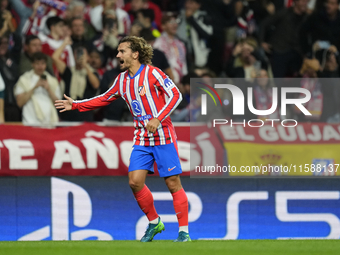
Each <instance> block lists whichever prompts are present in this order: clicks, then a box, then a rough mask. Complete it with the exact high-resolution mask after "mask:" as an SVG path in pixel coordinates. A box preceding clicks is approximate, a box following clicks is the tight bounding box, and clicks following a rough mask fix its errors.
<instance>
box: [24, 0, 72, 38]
mask: <svg viewBox="0 0 340 255" xmlns="http://www.w3.org/2000/svg"><path fill="white" fill-rule="evenodd" d="M51 3H53V1H51ZM63 7H65V6H60V8H59V9H58V8H57V9H56V8H53V7H52V6H50V5H47V4H42V3H40V1H38V0H36V1H35V2H34V4H33V6H32V14H31V16H30V17H29V18H28V20H26V23H25V25H24V27H23V30H22V34H23V35H25V36H27V35H31V34H34V35H38V34H41V33H46V34H48V33H49V31H48V30H47V27H46V21H47V20H48V18H50V17H54V16H58V17H60V16H61V17H62V16H63V15H64V10H63Z"/></svg>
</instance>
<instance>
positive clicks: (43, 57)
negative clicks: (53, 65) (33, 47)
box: [32, 52, 47, 63]
mask: <svg viewBox="0 0 340 255" xmlns="http://www.w3.org/2000/svg"><path fill="white" fill-rule="evenodd" d="M40 60H44V61H45V62H46V63H47V56H46V55H45V54H44V53H42V52H36V53H34V54H33V55H32V63H34V62H35V61H40Z"/></svg>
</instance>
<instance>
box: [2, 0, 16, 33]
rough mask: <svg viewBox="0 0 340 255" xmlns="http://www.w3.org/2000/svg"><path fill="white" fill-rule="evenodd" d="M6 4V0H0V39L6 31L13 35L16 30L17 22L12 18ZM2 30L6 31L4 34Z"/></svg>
mask: <svg viewBox="0 0 340 255" xmlns="http://www.w3.org/2000/svg"><path fill="white" fill-rule="evenodd" d="M8 4H9V2H8V0H1V2H0V13H1V20H2V23H3V26H2V29H1V31H0V37H1V36H3V35H4V33H5V32H7V30H8V32H9V33H14V32H15V30H16V29H17V22H16V20H15V18H13V16H12V13H11V12H10V11H9V8H8ZM5 28H6V29H5ZM4 30H6V31H5V32H4Z"/></svg>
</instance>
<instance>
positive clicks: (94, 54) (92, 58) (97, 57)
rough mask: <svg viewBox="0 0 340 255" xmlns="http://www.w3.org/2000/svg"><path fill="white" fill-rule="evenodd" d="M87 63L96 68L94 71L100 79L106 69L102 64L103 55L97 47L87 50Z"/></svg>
mask: <svg viewBox="0 0 340 255" xmlns="http://www.w3.org/2000/svg"><path fill="white" fill-rule="evenodd" d="M89 64H90V66H91V67H92V68H93V69H94V70H96V73H97V74H98V76H99V79H101V78H102V77H103V75H104V73H105V71H106V69H105V67H104V66H103V65H104V57H103V56H102V54H100V52H99V51H98V50H97V49H92V50H90V51H89Z"/></svg>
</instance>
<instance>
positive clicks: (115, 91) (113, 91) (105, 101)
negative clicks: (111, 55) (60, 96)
mask: <svg viewBox="0 0 340 255" xmlns="http://www.w3.org/2000/svg"><path fill="white" fill-rule="evenodd" d="M120 76H121V74H120V75H118V76H117V78H116V79H115V81H114V82H113V84H112V85H111V87H110V88H109V89H108V90H107V91H106V92H105V93H103V94H101V95H99V96H96V97H92V98H90V99H84V100H75V101H73V103H72V110H75V109H78V111H80V112H85V111H91V110H94V109H97V108H99V107H103V106H106V105H109V104H110V103H111V102H113V101H114V100H116V99H117V98H119V97H120V96H121V95H120V94H119V77H120Z"/></svg>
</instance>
